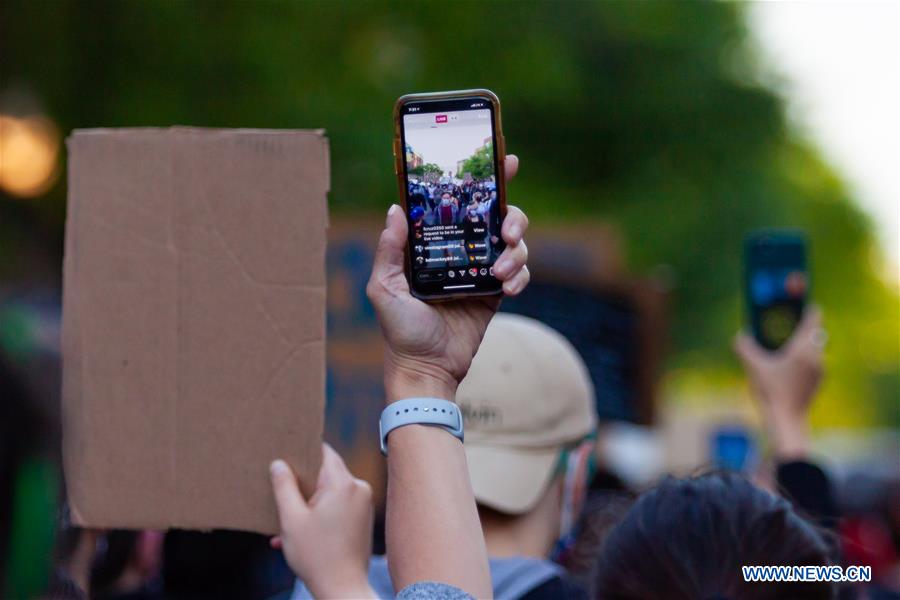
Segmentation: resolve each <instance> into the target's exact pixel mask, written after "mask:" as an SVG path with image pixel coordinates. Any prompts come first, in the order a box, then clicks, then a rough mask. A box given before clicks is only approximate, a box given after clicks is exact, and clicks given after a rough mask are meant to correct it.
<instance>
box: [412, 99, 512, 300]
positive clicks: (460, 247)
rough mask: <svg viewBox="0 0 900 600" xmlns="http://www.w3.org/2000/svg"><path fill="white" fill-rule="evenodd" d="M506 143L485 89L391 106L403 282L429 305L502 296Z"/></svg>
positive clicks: (495, 108)
mask: <svg viewBox="0 0 900 600" xmlns="http://www.w3.org/2000/svg"><path fill="white" fill-rule="evenodd" d="M505 151H506V149H505V144H504V140H503V134H502V132H501V127H500V101H499V100H498V99H497V96H496V95H494V93H493V92H490V91H488V90H464V91H457V92H438V93H431V94H409V95H406V96H403V97H401V98H400V99H399V100H397V104H396V105H395V107H394V165H395V166H394V168H395V171H396V173H397V180H398V184H399V187H400V197H401V200H402V205H403V210H404V213H405V215H406V218H407V222H408V223H409V240H408V244H407V252H406V276H407V278H408V279H409V285H410V291H411V293H412V294H413V296H415V297H417V298H419V299H421V300H426V301H436V300H446V299H450V298H457V297H463V296H485V295H497V294H501V293H502V283H501V282H500V281H499V280H497V279H496V278H495V277H494V269H493V266H494V261H496V259H497V257H498V256H500V253H501V252H503V249H504V243H503V239H502V238H501V236H500V227H501V225H502V224H503V218H504V217H505V216H506V187H505V185H504V182H505V174H504V171H503V159H504V157H505V155H506V154H505Z"/></svg>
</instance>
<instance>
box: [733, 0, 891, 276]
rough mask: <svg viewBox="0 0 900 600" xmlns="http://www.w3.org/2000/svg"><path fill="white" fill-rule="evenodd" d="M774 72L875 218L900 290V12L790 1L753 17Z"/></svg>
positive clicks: (887, 0) (795, 114)
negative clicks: (899, 37) (899, 35)
mask: <svg viewBox="0 0 900 600" xmlns="http://www.w3.org/2000/svg"><path fill="white" fill-rule="evenodd" d="M748 18H749V25H750V29H751V32H752V34H753V36H754V39H755V43H756V44H757V46H758V47H759V49H760V50H761V52H762V55H763V59H764V61H765V65H764V68H765V69H766V70H767V71H768V72H769V73H770V74H774V75H775V76H777V77H779V78H780V79H782V80H783V81H784V85H783V86H782V91H783V92H784V93H785V95H786V98H787V100H788V116H789V118H790V119H791V121H792V123H793V124H794V125H795V127H796V128H797V130H798V131H799V132H800V133H801V135H805V136H807V137H808V138H810V139H811V140H812V141H814V142H815V143H816V145H817V146H818V147H819V148H820V149H821V150H822V153H823V154H824V156H825V159H826V160H827V161H829V162H830V163H831V164H832V165H833V166H834V167H836V169H837V170H838V172H839V173H840V174H841V175H842V176H843V178H844V180H845V182H846V183H847V184H848V186H849V189H850V190H851V192H852V193H853V195H854V197H855V198H856V199H857V200H858V201H859V204H860V206H861V207H862V208H863V209H864V210H865V211H866V212H867V213H868V214H869V215H870V216H871V217H872V221H873V222H874V224H875V227H876V232H877V235H878V240H879V243H880V246H881V248H882V249H883V251H884V254H885V256H886V258H887V261H886V264H885V270H886V273H884V275H885V276H886V277H887V278H888V279H889V280H892V281H893V282H894V283H897V282H898V281H900V208H898V207H900V145H898V138H900V117H898V113H900V93H898V88H900V83H898V79H900V47H898V32H900V2H897V1H896V0H882V1H879V2H874V1H849V0H845V1H822V0H819V1H808V2H800V1H796V0H793V1H787V0H786V1H780V2H756V3H754V4H753V5H751V6H750V7H749V11H748Z"/></svg>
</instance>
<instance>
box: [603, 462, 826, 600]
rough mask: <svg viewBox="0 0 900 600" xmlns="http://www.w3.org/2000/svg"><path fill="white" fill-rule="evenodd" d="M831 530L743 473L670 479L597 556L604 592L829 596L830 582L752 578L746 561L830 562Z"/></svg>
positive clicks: (644, 498)
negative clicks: (746, 573) (828, 533)
mask: <svg viewBox="0 0 900 600" xmlns="http://www.w3.org/2000/svg"><path fill="white" fill-rule="evenodd" d="M825 535H826V534H824V533H823V532H822V531H821V530H819V529H817V528H816V526H815V525H813V524H812V523H810V522H809V521H807V520H806V519H804V518H803V517H801V516H800V515H799V514H798V513H797V512H796V511H795V510H794V508H793V507H792V506H791V504H790V503H789V502H788V501H787V500H785V499H783V498H781V497H778V496H775V495H773V494H770V493H769V492H766V491H764V490H762V489H760V488H758V487H756V486H754V485H753V484H752V483H750V482H749V481H748V480H747V479H745V478H744V477H743V476H741V475H740V474H737V473H732V472H717V473H710V474H707V475H703V476H699V477H692V478H686V479H677V478H673V477H669V478H666V479H665V480H663V482H662V483H661V484H660V485H659V486H657V487H656V488H654V489H652V490H650V491H648V492H646V493H644V494H643V495H641V496H640V497H639V498H638V500H637V501H636V502H635V504H634V505H633V506H632V507H631V509H630V510H628V512H627V513H625V515H624V517H623V518H622V520H621V521H620V522H619V523H618V524H617V525H616V526H615V527H613V529H612V530H611V531H610V532H609V534H608V535H607V537H606V539H605V541H604V542H603V545H602V547H601V550H600V554H599V556H598V557H597V570H596V578H595V596H596V597H598V598H635V599H637V598H640V599H645V598H650V599H652V598H666V599H669V598H672V599H675V600H678V599H681V598H684V599H689V598H690V599H694V598H728V599H731V600H739V599H741V600H742V599H751V598H752V599H757V598H758V599H767V598H783V597H790V598H830V597H832V593H833V590H832V586H831V585H830V584H826V583H780V584H778V583H759V582H755V583H747V582H745V581H744V577H743V572H742V570H741V567H742V566H751V565H798V566H799V565H827V564H831V561H830V550H829V545H828V543H827V541H826V537H825Z"/></svg>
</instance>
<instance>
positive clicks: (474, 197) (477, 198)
mask: <svg viewBox="0 0 900 600" xmlns="http://www.w3.org/2000/svg"><path fill="white" fill-rule="evenodd" d="M472 201H473V202H481V192H475V193H474V194H472Z"/></svg>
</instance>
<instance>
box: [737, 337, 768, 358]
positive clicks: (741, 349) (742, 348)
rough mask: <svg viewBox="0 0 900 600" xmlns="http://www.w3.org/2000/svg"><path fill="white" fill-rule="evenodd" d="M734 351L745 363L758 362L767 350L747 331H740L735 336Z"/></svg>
mask: <svg viewBox="0 0 900 600" xmlns="http://www.w3.org/2000/svg"><path fill="white" fill-rule="evenodd" d="M734 352H735V354H737V355H738V357H739V358H740V359H741V361H743V362H744V364H745V365H752V364H756V363H758V362H759V361H760V360H762V358H763V357H764V356H765V355H764V354H763V353H764V352H765V350H763V349H762V347H761V346H760V345H759V344H758V343H756V340H755V339H753V338H752V337H750V336H749V335H747V334H746V333H739V334H738V335H737V337H735V338H734Z"/></svg>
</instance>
